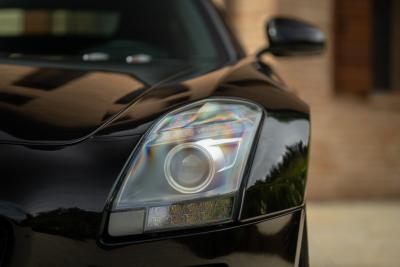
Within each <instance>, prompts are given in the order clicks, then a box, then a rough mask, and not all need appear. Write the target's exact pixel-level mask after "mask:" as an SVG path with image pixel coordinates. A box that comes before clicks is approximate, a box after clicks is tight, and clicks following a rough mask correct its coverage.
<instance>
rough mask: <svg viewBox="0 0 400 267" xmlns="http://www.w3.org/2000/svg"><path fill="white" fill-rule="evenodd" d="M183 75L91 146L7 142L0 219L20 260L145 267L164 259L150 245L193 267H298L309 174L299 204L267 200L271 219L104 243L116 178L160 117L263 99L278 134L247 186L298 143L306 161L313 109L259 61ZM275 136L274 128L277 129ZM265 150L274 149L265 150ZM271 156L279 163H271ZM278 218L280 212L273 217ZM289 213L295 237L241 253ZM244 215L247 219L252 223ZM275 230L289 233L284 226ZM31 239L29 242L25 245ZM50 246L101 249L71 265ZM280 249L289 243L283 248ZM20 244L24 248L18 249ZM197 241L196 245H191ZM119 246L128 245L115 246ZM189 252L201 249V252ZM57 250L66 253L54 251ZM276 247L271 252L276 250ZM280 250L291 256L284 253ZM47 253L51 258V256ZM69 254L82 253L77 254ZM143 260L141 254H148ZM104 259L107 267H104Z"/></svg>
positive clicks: (250, 210) (258, 154) (260, 153)
mask: <svg viewBox="0 0 400 267" xmlns="http://www.w3.org/2000/svg"><path fill="white" fill-rule="evenodd" d="M185 75H187V76H186V77H187V78H183V77H185V76H181V77H179V78H176V79H175V80H173V79H171V80H170V81H169V82H168V83H165V84H164V85H162V86H159V87H155V88H153V89H151V90H149V91H148V92H147V93H145V94H143V95H140V96H139V97H137V98H136V99H135V101H134V103H133V104H131V105H130V106H129V107H128V108H127V109H125V110H124V111H123V112H121V113H119V114H118V115H117V116H116V118H114V119H112V120H111V121H110V123H108V124H106V125H105V127H103V128H102V129H101V130H99V131H97V132H96V133H95V134H93V135H91V137H90V138H89V139H85V140H82V141H80V142H77V143H70V144H64V145H56V144H34V143H31V144H29V145H27V144H25V145H22V144H18V145H17V144H2V145H0V146H1V152H0V162H2V165H3V166H4V167H2V168H1V170H0V177H1V178H2V187H1V188H0V199H1V202H0V215H1V217H3V218H5V219H6V220H7V221H8V222H10V224H12V225H13V229H14V233H15V242H16V245H17V246H18V248H19V249H18V252H15V253H18V255H22V254H20V253H21V252H20V249H22V248H23V247H24V246H25V249H26V251H25V253H28V254H27V258H22V259H30V260H31V261H30V260H27V262H26V264H27V265H25V263H24V265H25V266H29V264H31V265H32V266H35V264H36V265H38V264H39V265H43V264H44V265H46V263H48V264H47V265H52V264H51V263H54V262H56V261H57V260H58V261H59V262H64V263H68V264H70V263H74V265H77V266H79V265H82V266H87V265H89V264H90V265H92V266H111V264H112V262H113V261H112V259H114V257H115V258H116V259H119V258H120V257H122V255H125V256H126V255H127V254H126V253H131V255H132V257H127V258H126V260H127V261H138V262H140V263H141V264H143V266H146V264H145V263H146V262H148V263H156V262H157V259H152V257H151V255H152V252H151V249H150V248H152V247H154V249H155V250H159V251H160V253H162V252H161V251H163V250H164V249H165V247H172V248H174V250H173V251H176V253H183V254H185V255H187V257H188V258H187V259H188V260H187V262H188V263H190V262H193V264H191V265H195V264H206V263H207V264H208V263H223V264H227V263H229V266H240V265H239V262H236V260H235V259H236V257H239V259H240V257H241V256H240V255H242V253H245V254H246V255H247V256H249V255H253V256H249V257H250V258H252V257H255V258H254V264H255V265H254V266H256V263H257V262H259V261H260V260H264V261H265V260H266V261H271V262H274V261H275V260H277V261H278V262H279V261H282V262H281V263H280V265H279V266H293V264H294V259H295V255H296V251H295V250H296V249H295V248H296V245H294V243H296V242H297V237H298V234H299V233H298V232H299V229H300V228H299V227H298V226H299V223H300V221H301V220H300V217H301V216H300V215H299V212H297V211H296V210H302V207H303V201H304V189H305V176H301V177H300V179H301V183H300V187H298V188H297V190H298V192H297V194H299V198H298V199H296V201H292V202H290V201H288V196H289V195H288V194H291V193H290V192H289V193H288V192H286V193H284V194H281V195H279V194H278V195H276V194H275V195H274V196H269V195H265V196H266V198H265V201H267V202H270V201H271V200H272V199H273V205H272V206H271V209H267V210H266V212H258V210H257V207H255V208H254V207H252V206H246V205H244V206H243V210H242V211H243V212H242V213H243V216H245V217H246V216H247V217H249V218H250V217H252V216H254V217H257V218H256V220H251V219H250V221H248V222H246V220H244V221H243V222H240V223H239V222H237V223H234V224H232V225H230V226H229V227H231V229H232V230H229V229H224V228H221V227H220V228H216V229H203V230H202V231H200V230H196V231H188V232H184V233H174V235H175V236H176V237H173V236H169V235H168V234H167V235H160V236H158V237H157V236H152V237H151V238H149V240H152V239H156V240H157V239H159V240H160V241H155V240H153V241H151V242H150V243H147V242H145V243H146V244H143V245H139V244H138V243H137V242H133V241H134V240H132V242H130V241H129V240H128V241H127V242H125V243H124V244H119V245H117V246H115V245H113V244H111V243H107V242H101V240H102V234H103V227H104V225H103V222H104V213H103V209H104V207H105V204H106V202H107V199H108V196H109V194H110V191H111V189H112V187H113V184H114V183H115V182H116V181H117V179H118V178H119V174H120V172H121V170H122V168H123V166H124V164H125V162H126V161H127V160H128V159H129V156H130V154H131V153H132V151H133V150H134V148H135V146H136V145H137V144H138V142H139V140H140V138H141V136H142V135H143V134H144V133H145V132H146V131H147V129H149V127H150V126H151V125H152V124H153V123H154V122H156V121H157V118H159V117H160V116H161V115H162V114H165V113H166V112H168V111H170V110H171V109H173V108H176V107H178V106H182V105H185V104H188V103H191V102H193V101H196V100H200V99H205V98H210V97H218V98H219V97H229V98H239V99H246V100H248V101H254V102H257V103H259V104H260V105H261V106H262V107H263V108H264V110H265V112H266V114H267V115H266V118H265V120H264V124H263V127H262V129H261V131H260V134H262V132H264V131H266V132H267V135H266V136H271V137H272V136H275V137H274V138H273V139H271V141H267V140H264V139H260V141H259V144H258V148H259V149H256V151H254V152H253V157H252V158H253V161H254V162H256V163H257V162H259V164H256V165H255V168H251V170H252V171H249V174H248V179H249V183H248V185H247V186H248V187H251V185H254V184H255V183H257V182H256V181H257V180H263V178H265V177H268V170H267V169H265V168H266V167H265V166H263V167H262V168H261V169H260V166H262V163H263V162H270V163H268V166H270V169H269V171H270V172H273V171H272V170H273V167H274V166H275V167H276V166H278V167H279V166H281V168H285V166H286V165H285V164H284V163H282V162H279V160H278V159H283V158H285V155H286V154H287V153H288V147H290V146H291V145H294V144H299V143H301V144H303V145H304V147H305V148H304V149H303V150H302V152H301V153H302V154H301V155H302V157H305V158H307V155H308V138H309V110H308V106H307V105H306V104H304V103H303V102H302V101H301V100H299V98H298V97H297V96H295V95H294V94H293V93H292V92H290V91H289V90H287V89H285V88H284V86H283V85H281V84H279V83H278V82H277V81H275V80H274V79H272V78H271V77H268V76H266V75H265V73H264V72H263V71H262V69H260V68H259V62H257V60H255V59H254V58H246V59H243V60H242V61H240V62H238V63H236V64H232V65H228V66H225V67H223V68H221V69H217V70H215V66H214V67H211V66H210V65H207V64H206V65H205V66H204V65H203V66H198V67H197V68H193V69H191V71H189V72H187V73H186V74H185ZM87 101H89V99H88V100H87ZM271 127H272V128H271ZM273 129H276V131H275V132H274V131H272V130H273ZM279 133H281V136H282V137H285V138H283V139H281V141H280V142H276V141H277V138H278V137H279V136H280V135H279ZM284 133H286V134H287V135H285V134H284ZM274 140H275V141H274ZM266 148H268V151H266V150H265V149H266ZM271 157H273V158H274V159H275V160H273V161H271ZM260 164H261V165H260ZM285 179H286V180H288V181H289V187H290V184H291V183H292V182H294V183H296V184H297V180H298V177H292V176H288V177H285ZM264 181H267V184H268V186H269V187H271V186H272V188H279V185H280V182H279V181H280V180H279V179H276V177H273V176H271V177H270V178H267V179H264ZM277 181H278V182H277ZM269 182H271V183H269ZM256 195H257V194H256ZM263 196H264V195H263ZM277 196H280V197H277ZM244 198H246V195H244ZM276 211H282V212H281V213H279V214H276ZM257 212H258V213H257ZM284 214H288V215H285V216H289V217H291V218H297V219H291V220H295V221H293V223H289V224H288V225H297V226H290V227H294V228H293V230H291V231H294V232H291V231H289V232H284V233H280V235H279V236H276V237H274V236H268V237H267V238H266V240H265V241H266V244H269V245H263V246H261V247H258V246H257V245H254V246H250V247H249V248H247V250H249V251H243V250H246V248H244V247H243V248H240V247H238V246H240V242H239V240H246V238H248V240H247V241H243V242H249V244H251V243H252V242H256V243H255V244H258V243H257V242H261V241H260V240H261V239H262V238H263V237H262V235H261V236H258V235H257V234H256V232H257V231H258V230H256V229H258V228H260V227H261V228H263V229H264V228H266V229H269V228H270V226H268V225H269V224H275V222H274V220H272V221H271V222H268V221H266V222H263V221H264V220H265V219H267V218H269V217H271V216H272V215H273V216H277V215H280V216H282V215H284ZM256 215H257V216H256ZM260 216H261V217H260ZM245 217H243V218H242V219H249V218H247V217H246V218H245ZM278 221H279V220H278ZM278 224H281V226H282V223H278ZM251 225H253V226H251ZM282 227H283V226H282ZM288 227H289V226H288ZM233 229H236V230H233ZM237 229H240V230H237ZM254 231H256V232H254ZM296 231H297V232H296ZM216 232H217V233H216ZM182 235H183V236H182ZM179 236H181V237H179ZM185 236H186V237H185ZM228 236H229V237H230V238H234V240H237V241H232V242H233V243H231V245H232V246H231V247H229V246H228V247H226V246H222V245H221V247H220V248H215V251H213V252H212V253H215V254H210V255H207V253H208V252H207V251H208V250H205V251H203V252H202V250H201V249H200V247H202V246H205V245H206V244H208V242H214V241H215V242H223V240H229V239H227V238H228ZM283 236H285V239H284V240H285V241H284V242H283V241H282V240H283V239H282V238H283ZM175 238H178V239H175ZM241 238H245V239H241ZM260 238H261V239H260ZM281 239H282V240H281ZM28 240H29V242H27V241H28ZM46 240H48V241H49V242H50V243H51V242H55V243H59V244H62V243H63V242H67V243H68V244H75V245H74V246H76V247H74V246H73V247H71V246H70V245H68V246H69V247H70V248H71V249H72V250H73V251H75V250H78V251H79V250H81V249H82V251H85V249H86V248H87V247H90V250H95V251H97V252H95V253H94V254H90V253H89V254H88V255H87V259H85V261H83V259H82V258H80V257H78V258H80V259H76V260H72V259H70V260H69V261H68V260H67V259H66V258H65V253H66V251H64V250H63V248H61V247H58V248H57V247H50V248H48V250H47V249H45V250H41V249H37V248H38V247H43V248H44V247H46V246H47V245H46V242H47V241H46ZM177 240H178V241H177ZM181 240H183V241H181ZM257 240H258V241H257ZM274 240H275V241H274ZM99 242H100V243H99ZM152 242H154V243H152ZM182 242H183V243H182ZM235 242H236V243H235ZM271 242H272V243H271ZM274 242H278V243H279V242H283V243H281V244H280V245H279V246H278V245H277V244H275V243H274ZM19 243H24V244H21V246H20V245H19ZM135 243H136V245H135ZM191 243H193V245H189V244H191ZM151 244H152V245H151ZM184 244H186V245H184ZM272 244H273V245H272ZM121 246H122V247H125V248H121V249H117V248H118V247H121ZM188 246H189V247H188ZM190 246H194V249H193V248H192V247H190ZM288 246H289V247H288ZM80 248H81V249H80ZM228 248H231V251H226V250H227V249H228ZM234 248H235V249H234ZM57 249H60V250H58V251H57ZM22 250H23V249H22ZM53 250H55V251H53ZM270 250H272V251H273V252H269V251H270ZM99 251H103V252H104V255H112V256H110V257H106V256H104V257H105V258H104V262H103V263H102V264H99V263H98V259H100V258H101V257H100V258H99V257H98V256H97V254H98V253H99ZM118 251H121V253H122V254H119V252H118ZM122 251H123V252H122ZM140 251H142V252H140ZM43 253H45V254H43ZM137 253H138V254H137ZM197 253H200V254H201V253H205V255H203V256H199V255H197ZM210 253H211V252H210ZM269 253H271V254H269ZM274 253H275V254H274ZM276 253H277V254H276ZM279 253H283V254H285V253H287V254H285V255H280V254H279ZM100 254H101V253H100ZM225 254H226V255H225ZM45 255H48V256H47V258H46V257H45ZM72 255H74V256H75V255H78V254H75V253H72ZM137 255H141V257H139V256H137ZM160 255H161V254H160ZM234 255H238V256H234ZM247 256H246V257H247ZM16 258H18V257H16ZM16 258H15V257H14V258H13V261H15V264H14V265H15V266H20V265H21V262H19V260H18V259H16ZM190 259H191V260H190ZM195 259H197V260H195ZM205 259H206V260H205ZM107 261H109V262H108V263H107ZM116 261H117V260H116ZM183 262H185V261H182V263H183ZM28 263H29V264H28ZM83 263H84V264H83ZM150 265H151V264H150ZM172 265H173V264H171V266H172ZM139 266H141V265H139ZM166 266H168V265H166ZM217 266H218V265H217ZM249 266H250V265H249Z"/></svg>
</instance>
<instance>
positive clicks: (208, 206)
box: [108, 100, 262, 236]
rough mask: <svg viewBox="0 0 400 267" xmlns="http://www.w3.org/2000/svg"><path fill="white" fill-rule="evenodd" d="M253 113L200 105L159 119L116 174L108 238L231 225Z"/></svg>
mask: <svg viewBox="0 0 400 267" xmlns="http://www.w3.org/2000/svg"><path fill="white" fill-rule="evenodd" d="M261 114H262V112H261V109H260V108H259V107H258V106H257V105H255V104H251V103H248V102H245V101H239V100H207V101H201V102H197V103H194V104H191V105H188V106H186V107H183V108H181V109H178V110H176V111H174V112H171V113H169V114H167V115H166V116H164V117H163V118H162V119H161V120H160V121H159V122H158V123H157V124H156V125H155V127H154V128H153V129H152V130H151V131H150V132H149V133H148V134H147V136H146V138H145V139H144V140H143V142H142V143H141V146H140V147H139V149H138V150H137V151H136V152H135V153H134V155H133V157H132V159H131V161H130V164H129V165H128V167H127V169H126V172H125V173H124V175H123V181H122V183H121V184H120V188H119V191H117V192H116V194H115V196H114V200H113V205H112V208H111V213H110V217H109V227H108V231H109V234H110V235H111V236H122V235H133V234H140V233H143V232H154V231H165V230H167V229H180V228H184V227H194V226H201V225H207V224H213V223H223V222H229V221H231V220H232V215H233V207H234V201H236V193H237V191H238V190H239V187H240V182H241V178H242V175H243V170H244V167H245V165H246V162H247V159H248V155H249V153H250V149H251V145H252V143H253V140H254V137H255V133H256V130H257V128H258V125H259V123H260V120H261Z"/></svg>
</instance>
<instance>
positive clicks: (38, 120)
mask: <svg viewBox="0 0 400 267" xmlns="http://www.w3.org/2000/svg"><path fill="white" fill-rule="evenodd" d="M116 66H117V67H114V68H110V67H104V68H102V67H101V66H99V65H96V67H94V66H90V65H88V64H75V65H73V64H70V65H68V64H63V65H56V64H53V65H52V64H41V63H40V62H34V63H32V62H30V63H29V62H28V63H26V62H24V63H23V64H21V62H12V61H9V62H3V64H0V121H1V123H0V143H19V144H21V143H23V144H50V143H51V144H52V143H55V144H67V143H72V142H76V141H79V140H83V139H84V138H86V137H88V136H90V135H91V134H92V133H94V132H96V131H98V130H99V129H101V128H102V127H104V126H105V125H106V124H107V123H109V122H110V121H111V120H112V119H113V118H115V117H116V116H117V115H118V114H119V113H120V112H122V111H123V110H125V109H126V108H127V107H128V106H129V105H131V104H132V103H133V102H135V100H136V99H137V98H138V97H140V96H141V95H143V94H145V93H146V92H147V91H148V90H150V89H153V88H158V87H160V86H162V85H163V84H164V83H166V82H168V81H169V80H171V79H176V78H178V77H180V76H185V75H186V74H187V73H189V72H190V69H191V68H192V66H191V65H190V64H189V63H185V62H174V61H168V62H155V63H150V64H142V65H139V66H128V65H126V66H123V65H122V67H121V64H119V65H116ZM118 67H119V68H118Z"/></svg>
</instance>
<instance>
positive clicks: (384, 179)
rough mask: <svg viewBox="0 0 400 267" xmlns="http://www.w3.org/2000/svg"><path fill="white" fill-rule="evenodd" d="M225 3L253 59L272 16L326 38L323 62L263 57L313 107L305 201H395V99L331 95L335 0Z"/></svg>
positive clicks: (398, 98) (398, 149) (399, 114)
mask: <svg viewBox="0 0 400 267" xmlns="http://www.w3.org/2000/svg"><path fill="white" fill-rule="evenodd" d="M226 2H227V4H228V12H229V14H230V19H231V20H232V22H233V24H234V27H235V28H236V31H237V33H238V35H239V37H240V39H241V41H242V43H243V44H244V46H245V48H246V50H247V51H248V53H252V54H254V53H255V52H256V51H257V50H258V49H260V48H261V47H263V46H264V45H265V43H266V41H265V37H264V22H265V21H266V20H267V19H268V18H269V17H272V16H275V15H286V16H292V17H297V18H303V19H306V20H308V21H311V22H313V23H315V24H317V25H319V26H320V27H321V28H322V29H323V30H324V32H325V33H326V34H327V36H328V40H329V41H328V50H327V52H326V53H325V55H324V56H322V57H312V58H287V59H276V58H272V57H271V56H266V57H265V60H266V61H268V62H270V64H271V65H272V66H274V67H275V68H276V69H277V70H278V72H279V73H280V74H281V75H282V76H283V77H284V78H285V80H286V82H287V83H288V84H289V86H290V87H293V88H295V89H296V90H297V92H298V94H299V95H300V96H301V97H302V98H303V99H304V100H305V101H306V102H308V103H309V104H310V105H311V109H312V120H313V129H312V135H313V136H312V147H311V160H310V164H311V165H310V172H309V186H308V197H309V198H311V199H332V198H365V197H370V198H380V197H388V196H389V197H399V196H400V94H398V93H397V94H396V93H386V94H375V93H373V94H370V95H369V96H368V97H365V98H359V97H351V96H345V95H340V96H338V95H336V94H335V90H334V88H333V80H334V77H333V75H334V73H333V69H334V56H333V54H334V53H333V52H332V51H333V49H332V48H333V40H334V39H333V38H334V36H333V35H334V34H333V24H334V21H333V17H334V16H333V14H334V13H333V4H334V3H333V0H302V1H298V0H227V1H226Z"/></svg>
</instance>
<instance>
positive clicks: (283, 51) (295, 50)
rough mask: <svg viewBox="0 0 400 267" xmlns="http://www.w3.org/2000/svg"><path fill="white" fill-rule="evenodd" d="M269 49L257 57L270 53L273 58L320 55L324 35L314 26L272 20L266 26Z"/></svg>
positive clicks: (297, 21)
mask: <svg viewBox="0 0 400 267" xmlns="http://www.w3.org/2000/svg"><path fill="white" fill-rule="evenodd" d="M266 34H267V37H268V41H269V47H268V48H266V49H264V50H262V51H260V52H259V53H258V56H261V55H262V54H265V53H271V54H273V55H275V56H281V57H283V56H297V55H317V54H321V53H322V52H323V51H324V48H325V35H324V33H323V32H322V31H321V30H320V29H319V28H318V27H316V26H313V25H311V24H309V23H306V22H303V21H300V20H297V19H290V18H274V19H272V20H270V21H269V22H268V23H267V24H266Z"/></svg>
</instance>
